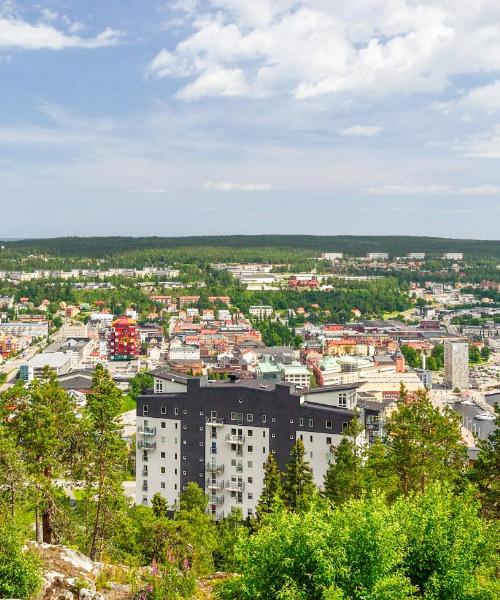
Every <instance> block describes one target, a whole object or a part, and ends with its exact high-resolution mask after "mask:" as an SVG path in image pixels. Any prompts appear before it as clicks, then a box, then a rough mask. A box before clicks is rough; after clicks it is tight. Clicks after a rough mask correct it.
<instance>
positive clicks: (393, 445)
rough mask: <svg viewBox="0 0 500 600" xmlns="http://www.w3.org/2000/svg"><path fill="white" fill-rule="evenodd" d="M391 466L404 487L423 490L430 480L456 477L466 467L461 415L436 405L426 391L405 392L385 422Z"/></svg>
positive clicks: (409, 489) (447, 479)
mask: <svg viewBox="0 0 500 600" xmlns="http://www.w3.org/2000/svg"><path fill="white" fill-rule="evenodd" d="M386 430H387V436H388V445H389V448H390V452H389V454H388V461H389V468H390V469H391V470H392V471H393V472H394V473H395V474H397V476H398V478H399V481H400V486H401V491H402V492H403V493H404V494H408V493H409V492H410V491H412V490H418V491H423V490H424V489H425V487H426V486H427V485H428V484H429V483H430V482H431V481H455V480H456V479H457V478H458V477H460V476H461V475H462V474H463V472H464V469H465V465H466V461H467V449H466V447H465V446H464V445H463V443H462V441H461V432H460V423H459V417H458V415H457V414H456V413H454V412H453V411H452V410H451V409H450V408H446V409H445V410H444V411H441V410H440V409H439V408H435V407H434V406H433V405H432V403H431V401H430V399H429V397H428V394H427V392H425V391H422V390H419V391H417V392H416V393H415V394H413V395H412V396H411V397H410V396H409V395H407V394H403V395H402V397H401V398H400V400H399V401H398V405H397V410H395V411H394V412H393V413H392V414H391V415H390V417H389V419H388V421H387V424H386Z"/></svg>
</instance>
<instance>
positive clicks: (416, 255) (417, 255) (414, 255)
mask: <svg viewBox="0 0 500 600" xmlns="http://www.w3.org/2000/svg"><path fill="white" fill-rule="evenodd" d="M406 257H407V258H409V259H411V260H424V259H425V252H408V254H407V255H406Z"/></svg>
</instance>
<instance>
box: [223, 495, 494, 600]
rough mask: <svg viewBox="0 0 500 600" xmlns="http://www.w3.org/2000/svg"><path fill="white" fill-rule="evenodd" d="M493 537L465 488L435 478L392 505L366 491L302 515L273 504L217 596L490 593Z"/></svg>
mask: <svg viewBox="0 0 500 600" xmlns="http://www.w3.org/2000/svg"><path fill="white" fill-rule="evenodd" d="M493 539H494V530H493V528H492V527H490V526H489V525H488V524H487V523H486V522H484V521H482V520H481V519H480V518H479V517H478V514H477V505H476V504H475V503H474V502H473V501H472V499H471V494H470V492H467V493H465V494H463V495H462V496H459V497H456V498H454V497H453V494H452V491H451V489H450V488H449V487H447V486H441V485H439V484H433V485H432V486H429V488H428V489H427V491H426V492H425V493H424V494H423V495H411V496H409V497H408V498H406V499H402V500H400V501H398V502H396V503H395V504H393V505H388V504H387V503H386V502H385V499H384V498H383V496H380V495H374V496H373V497H371V498H367V497H364V498H361V499H359V500H353V501H351V502H348V503H346V504H344V505H342V506H338V507H329V506H327V505H325V504H321V503H319V502H314V503H313V504H312V505H311V506H310V507H309V508H308V509H307V510H306V511H304V512H302V513H294V512H289V511H288V510H286V509H285V508H283V507H281V508H278V509H277V510H276V511H275V512H274V513H273V514H271V515H270V516H269V517H268V519H267V520H266V522H265V523H264V524H263V526H262V527H260V528H259V529H258V531H257V532H256V533H255V534H254V535H253V536H252V537H251V538H249V539H244V540H242V541H241V542H240V543H239V545H238V547H237V549H236V555H237V559H238V562H239V572H240V573H241V575H239V576H237V577H235V578H234V579H232V580H230V581H228V582H227V583H223V584H222V585H221V586H220V588H219V589H218V597H219V598H220V599H223V600H235V599H237V600H254V599H257V598H259V599H261V600H275V599H282V598H289V599H291V598H294V599H297V598H299V599H301V600H325V599H330V600H333V599H345V600H347V599H349V600H405V599H406V600H410V599H415V598H420V597H422V598H427V599H428V600H431V599H432V600H449V599H451V598H453V599H454V600H471V599H472V598H477V599H479V598H481V599H484V600H487V599H488V600H489V599H491V600H493V598H495V597H496V596H495V586H496V583H495V580H494V571H493V567H494V561H495V558H494V555H493V552H492V546H491V544H492V542H493ZM497 591H498V590H497Z"/></svg>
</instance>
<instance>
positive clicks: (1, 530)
mask: <svg viewBox="0 0 500 600" xmlns="http://www.w3.org/2000/svg"><path fill="white" fill-rule="evenodd" d="M41 583H42V577H41V566H40V563H39V561H38V557H37V556H36V554H35V553H34V552H32V551H31V550H24V549H23V543H22V540H21V538H20V536H19V534H18V532H17V531H16V529H15V527H14V525H13V524H12V523H11V522H5V521H0V598H22V599H23V600H28V599H29V598H33V597H34V596H35V594H36V593H37V592H38V591H39V589H40V587H41Z"/></svg>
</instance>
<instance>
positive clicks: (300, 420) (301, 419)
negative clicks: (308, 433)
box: [299, 417, 304, 427]
mask: <svg viewBox="0 0 500 600" xmlns="http://www.w3.org/2000/svg"><path fill="white" fill-rule="evenodd" d="M299 423H300V426H301V427H304V419H303V418H302V417H300V419H299Z"/></svg>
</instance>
